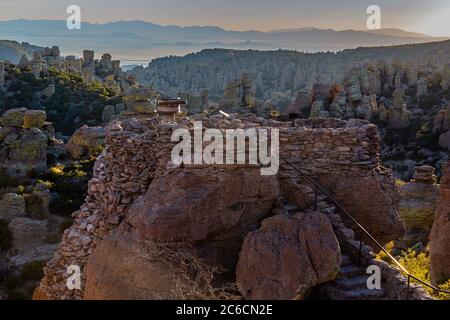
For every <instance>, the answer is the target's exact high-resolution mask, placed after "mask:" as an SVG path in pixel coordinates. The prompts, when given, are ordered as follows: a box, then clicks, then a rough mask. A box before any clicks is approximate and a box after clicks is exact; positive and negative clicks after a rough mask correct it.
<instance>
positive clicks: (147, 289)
mask: <svg viewBox="0 0 450 320" xmlns="http://www.w3.org/2000/svg"><path fill="white" fill-rule="evenodd" d="M179 281H180V278H179V277H178V276H177V274H176V273H174V272H173V271H172V269H171V266H170V265H169V263H167V261H164V260H163V259H162V258H161V252H159V251H158V250H157V246H145V245H142V243H140V242H139V241H138V240H137V239H136V238H135V237H132V236H126V235H124V234H122V233H121V232H119V231H115V232H114V233H113V234H112V235H111V236H110V237H109V238H107V239H106V240H104V241H102V242H101V243H100V244H99V245H98V246H97V248H96V249H95V250H94V251H93V253H92V254H91V255H90V257H89V261H88V264H87V267H86V288H85V295H84V298H85V299H87V300H142V299H145V300H159V299H174V298H175V295H176V290H177V286H178V285H179V284H180V283H179Z"/></svg>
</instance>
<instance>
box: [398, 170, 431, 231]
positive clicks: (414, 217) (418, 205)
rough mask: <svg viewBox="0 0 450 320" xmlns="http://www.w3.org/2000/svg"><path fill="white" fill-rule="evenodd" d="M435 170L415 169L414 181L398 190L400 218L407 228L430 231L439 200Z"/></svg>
mask: <svg viewBox="0 0 450 320" xmlns="http://www.w3.org/2000/svg"><path fill="white" fill-rule="evenodd" d="M434 172H435V169H434V168H433V167H430V166H421V167H417V168H416V172H415V173H414V181H411V182H409V183H407V184H405V185H404V186H402V187H401V188H400V195H401V201H400V216H401V217H402V218H403V220H404V221H405V224H406V226H407V227H408V228H411V229H421V230H426V231H427V233H429V231H430V230H431V227H432V226H433V222H434V213H435V210H436V205H437V202H438V199H439V187H438V185H436V177H435V175H434Z"/></svg>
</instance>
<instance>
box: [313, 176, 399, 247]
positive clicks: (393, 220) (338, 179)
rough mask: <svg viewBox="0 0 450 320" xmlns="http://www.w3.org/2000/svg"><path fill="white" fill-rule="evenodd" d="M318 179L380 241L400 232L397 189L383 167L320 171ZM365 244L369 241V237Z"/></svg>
mask: <svg viewBox="0 0 450 320" xmlns="http://www.w3.org/2000/svg"><path fill="white" fill-rule="evenodd" d="M319 181H320V183H321V184H322V186H323V187H325V189H326V190H328V191H329V192H330V193H331V195H332V196H333V197H334V198H335V199H336V201H337V202H338V203H339V204H341V205H342V206H343V207H344V208H345V209H346V210H347V211H349V212H350V213H351V214H352V216H353V217H354V218H356V220H358V221H359V222H360V223H361V224H362V225H363V226H364V227H365V228H366V229H367V230H368V231H369V232H370V233H371V234H372V235H373V236H374V237H375V239H377V240H378V241H379V242H381V243H382V244H386V243H388V242H390V241H392V240H397V239H399V238H401V237H402V236H403V235H404V233H405V231H406V228H405V224H404V222H403V220H402V219H401V217H400V214H399V202H400V193H399V190H398V187H397V186H396V185H395V181H394V178H393V177H392V175H391V173H390V172H389V171H387V170H386V169H384V168H381V167H379V168H377V169H376V170H375V171H372V172H367V173H364V174H353V173H352V172H350V171H348V172H347V173H336V174H327V175H321V176H319ZM348 223H349V225H352V224H351V223H352V222H350V221H348ZM368 244H369V245H370V244H371V245H373V244H372V243H370V241H368ZM374 249H376V247H374Z"/></svg>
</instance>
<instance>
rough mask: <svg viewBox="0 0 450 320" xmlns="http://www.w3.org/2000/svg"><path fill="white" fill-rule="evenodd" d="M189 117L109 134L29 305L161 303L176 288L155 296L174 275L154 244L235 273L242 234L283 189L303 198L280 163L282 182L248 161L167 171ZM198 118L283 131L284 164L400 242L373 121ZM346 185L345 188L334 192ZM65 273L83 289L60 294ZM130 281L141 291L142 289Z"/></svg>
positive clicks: (381, 235) (119, 127)
mask: <svg viewBox="0 0 450 320" xmlns="http://www.w3.org/2000/svg"><path fill="white" fill-rule="evenodd" d="M194 119H195V118H194ZM191 120H192V119H191ZM191 120H188V119H182V120H181V121H180V123H179V124H178V125H173V124H165V123H160V122H159V121H158V120H157V119H153V118H150V119H142V120H136V119H131V120H124V121H122V122H121V123H118V122H115V123H113V124H112V125H111V126H110V127H109V128H108V130H107V134H106V149H105V151H104V153H103V155H102V156H101V157H100V158H99V160H98V161H97V163H96V165H95V169H94V178H93V179H92V181H91V182H90V183H89V192H88V197H87V198H86V202H85V204H84V205H83V206H82V207H81V208H80V211H78V212H75V213H74V215H73V216H74V217H75V223H74V225H73V226H72V227H71V228H70V229H68V230H66V232H65V233H64V238H63V242H62V244H61V245H60V248H59V250H58V252H57V253H56V254H55V256H54V258H53V259H52V261H51V262H50V263H49V264H48V266H47V268H46V269H45V277H44V279H43V280H42V281H41V285H40V287H39V288H38V290H37V291H36V293H35V298H47V299H83V298H94V299H114V298H123V299H129V298H158V297H157V296H158V294H160V295H159V297H160V298H161V297H162V298H170V297H172V298H173V295H171V294H170V293H171V292H172V293H173V287H171V286H172V285H175V284H176V283H175V282H174V283H172V284H171V282H170V281H169V282H167V285H166V286H163V287H161V288H160V291H158V292H155V290H158V285H157V282H155V281H157V279H160V278H161V277H167V279H171V277H173V275H174V274H173V269H171V268H170V267H168V266H167V265H165V264H164V263H163V262H161V263H156V262H155V261H161V260H158V259H156V260H155V259H153V258H152V257H155V256H156V257H157V256H158V254H160V251H158V252H159V253H155V252H154V247H153V246H152V243H153V244H155V243H157V244H163V245H165V246H169V247H170V248H169V249H171V250H172V249H173V245H177V244H178V245H179V244H183V243H187V244H189V246H188V247H189V248H191V249H192V250H193V255H195V256H198V257H199V258H200V259H202V260H205V261H206V262H207V264H208V265H210V266H217V267H220V268H222V269H225V270H226V271H228V273H227V272H226V271H225V273H226V274H227V275H228V277H230V276H231V277H232V276H233V271H234V269H235V266H236V263H237V260H238V254H239V250H240V249H241V247H242V241H243V238H244V237H245V236H246V235H247V234H248V233H249V232H251V231H254V230H256V229H258V228H259V226H260V224H261V221H262V220H263V219H264V218H266V217H268V216H271V215H274V214H275V213H274V212H273V210H272V205H273V204H274V203H275V202H276V201H278V200H277V199H278V198H279V197H280V196H283V197H284V196H285V195H287V194H288V193H289V192H290V193H291V194H294V195H298V197H299V198H302V194H303V195H305V190H301V189H295V185H296V184H295V183H294V182H295V180H298V178H297V176H296V174H295V171H294V170H293V169H292V168H291V167H289V166H288V165H287V164H286V163H281V166H280V170H279V172H278V175H276V176H268V177H264V176H261V175H260V170H259V168H255V167H254V166H248V165H243V166H241V165H234V166H233V165H232V166H223V165H222V166H219V165H184V167H182V168H174V166H173V164H172V163H171V161H170V156H171V151H172V148H173V147H174V145H175V143H174V142H171V141H170V140H171V139H170V138H171V135H172V132H173V130H174V129H175V128H180V127H184V128H190V129H192V123H191ZM197 120H203V126H204V127H206V128H219V129H220V130H225V129H231V128H250V127H261V128H266V127H270V128H272V127H276V128H278V129H279V130H280V154H281V156H282V157H283V158H286V159H288V160H289V161H290V162H291V163H293V164H294V165H296V166H298V167H301V168H302V169H303V170H305V171H307V172H309V173H310V174H311V175H313V176H315V177H316V178H317V179H318V180H320V181H321V182H322V183H323V185H324V187H325V188H326V189H327V190H328V191H329V192H330V193H333V194H335V195H336V196H337V197H338V198H339V199H344V200H345V199H355V198H359V199H357V200H356V201H354V203H352V204H351V207H350V201H349V202H348V204H349V210H350V211H351V212H352V213H354V215H355V217H357V218H358V219H359V220H360V222H361V223H362V224H363V225H364V226H365V227H366V228H367V229H368V230H370V231H371V232H372V233H373V234H374V235H375V237H377V238H378V239H380V240H382V241H389V240H393V239H396V238H397V237H399V236H401V235H402V233H403V231H404V226H403V223H402V222H401V220H400V218H399V215H398V210H397V209H398V190H397V189H396V188H395V184H394V180H393V178H392V177H391V176H390V174H389V172H387V171H383V170H382V169H381V168H380V167H379V159H378V157H379V145H380V141H379V136H378V131H377V128H376V126H374V125H371V124H369V122H366V121H349V122H346V121H338V120H333V119H315V120H306V121H303V120H297V121H295V122H294V123H279V122H275V121H273V120H264V119H262V118H257V117H255V116H252V115H247V116H241V117H239V118H236V117H235V116H232V117H231V118H230V119H224V118H223V117H221V116H218V117H210V118H203V119H201V118H200V117H199V118H198V119H197ZM345 179H350V181H351V183H350V184H348V185H345V186H342V185H340V184H339V181H342V180H345ZM281 186H283V187H281ZM287 186H288V187H287ZM289 186H290V187H289ZM280 190H281V191H280ZM355 194H357V195H358V196H357V197H355ZM368 204H369V205H368ZM305 209H306V208H305ZM310 225H315V224H314V223H312V224H310ZM324 230H331V229H330V228H325V227H324ZM330 237H331V238H333V237H334V235H332V236H331V235H330ZM331 238H330V239H331ZM128 249H129V250H130V252H129V253H128V252H127V250H128ZM152 250H153V251H152ZM303 254H307V253H306V252H304V253H303ZM191 256H192V255H191ZM146 257H147V258H146ZM149 257H150V258H149ZM337 259H338V258H337ZM155 263H156V264H155ZM318 263H319V264H320V262H318ZM324 263H325V262H324ZM178 264H179V263H178ZM70 265H78V266H80V268H81V272H82V290H75V291H71V290H69V289H67V287H66V279H67V276H68V275H67V274H66V269H67V267H68V266H70ZM331 269H333V268H332V267H331ZM146 270H147V271H146ZM149 270H153V271H152V272H153V273H151V272H150V271H149ZM122 271H123V272H122ZM191 271H192V270H191ZM148 272H150V273H148ZM186 272H187V274H190V273H189V272H188V271H186ZM325 273H327V272H325ZM332 273H333V272H331V273H330V274H332ZM102 274H103V276H102ZM132 274H133V276H132V278H128V277H129V276H128V275H130V276H131V275H132ZM194 274H195V272H194ZM197 274H198V273H197ZM330 274H328V273H327V274H326V275H325V276H324V278H327V276H329V275H330ZM109 275H111V277H109ZM231 280H232V279H231ZM136 281H137V282H136ZM158 281H159V280H158ZM137 283H140V284H142V286H140V287H139V288H141V289H142V290H140V291H139V290H137V286H136V284H137Z"/></svg>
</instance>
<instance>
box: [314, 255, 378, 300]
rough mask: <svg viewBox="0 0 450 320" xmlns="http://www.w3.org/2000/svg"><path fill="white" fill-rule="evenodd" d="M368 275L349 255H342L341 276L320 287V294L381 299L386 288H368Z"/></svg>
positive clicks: (359, 298)
mask: <svg viewBox="0 0 450 320" xmlns="http://www.w3.org/2000/svg"><path fill="white" fill-rule="evenodd" d="M367 279H368V275H367V274H366V273H365V270H364V269H363V268H361V267H359V266H358V265H356V264H354V263H353V262H352V261H351V259H350V257H349V256H348V255H343V256H342V265H341V269H340V273H339V277H338V278H337V279H336V280H335V281H333V282H330V283H327V284H325V285H323V286H322V287H321V288H320V296H321V297H322V298H323V299H330V300H381V299H383V298H385V296H384V290H383V289H380V290H377V289H374V290H370V289H368V288H367Z"/></svg>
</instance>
